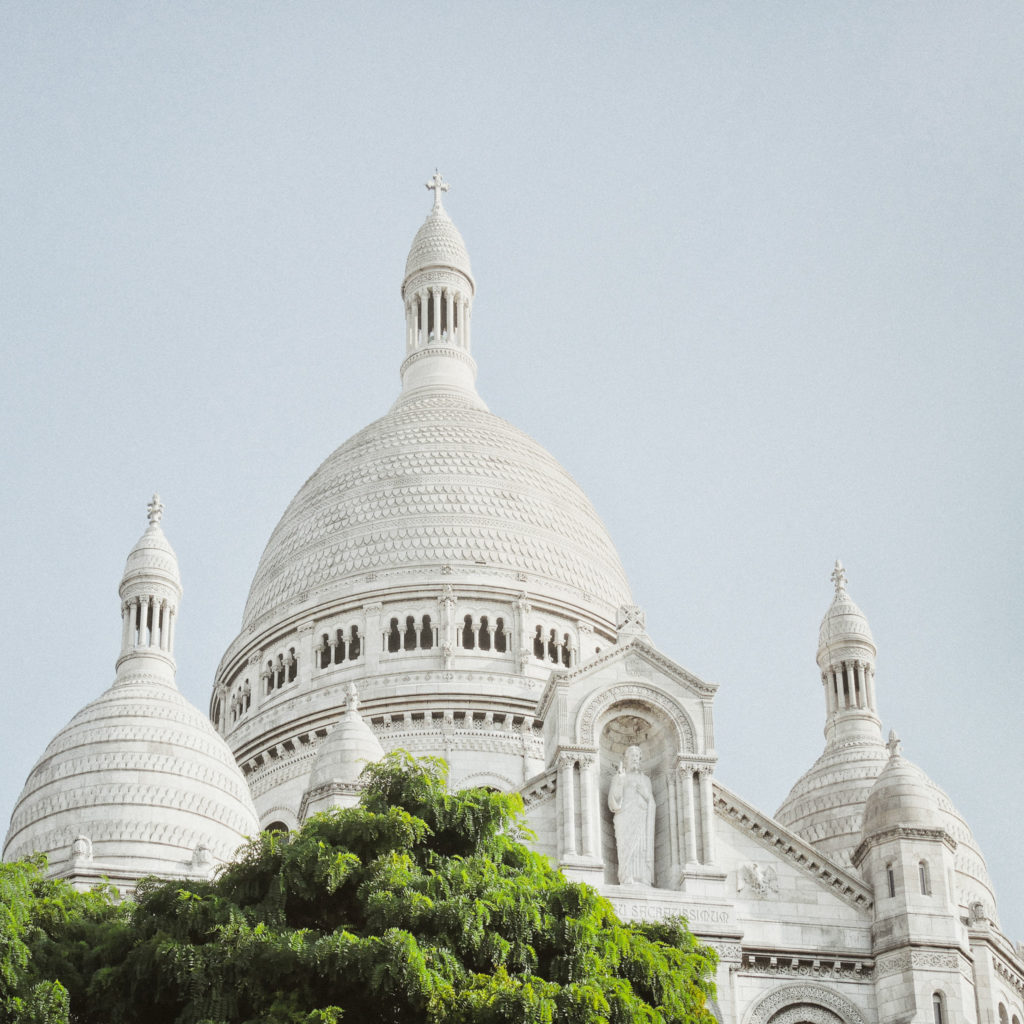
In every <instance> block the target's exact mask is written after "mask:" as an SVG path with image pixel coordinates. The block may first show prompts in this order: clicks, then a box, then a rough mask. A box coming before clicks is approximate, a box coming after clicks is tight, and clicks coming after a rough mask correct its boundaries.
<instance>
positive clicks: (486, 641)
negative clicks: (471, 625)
mask: <svg viewBox="0 0 1024 1024" xmlns="http://www.w3.org/2000/svg"><path fill="white" fill-rule="evenodd" d="M488 626H489V623H488V621H487V616H486V615H481V616H480V650H481V651H489V650H490V649H491V633H490V630H489V629H488Z"/></svg>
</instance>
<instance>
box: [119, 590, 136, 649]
mask: <svg viewBox="0 0 1024 1024" xmlns="http://www.w3.org/2000/svg"><path fill="white" fill-rule="evenodd" d="M133 614H134V611H133V608H132V603H131V601H125V602H124V603H123V604H122V605H121V650H122V651H127V650H128V636H129V634H130V633H131V631H132V615H133Z"/></svg>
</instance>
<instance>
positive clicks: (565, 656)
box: [562, 633, 572, 668]
mask: <svg viewBox="0 0 1024 1024" xmlns="http://www.w3.org/2000/svg"><path fill="white" fill-rule="evenodd" d="M571 654H572V648H571V646H570V644H569V634H568V633H566V634H565V636H563V637H562V664H563V665H564V666H565V667H566V668H568V667H569V662H570V661H572V657H571Z"/></svg>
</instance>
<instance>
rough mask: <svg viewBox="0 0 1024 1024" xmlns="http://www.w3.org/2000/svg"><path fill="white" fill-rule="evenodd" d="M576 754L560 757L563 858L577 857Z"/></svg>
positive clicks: (559, 777)
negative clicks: (573, 774) (574, 785)
mask: <svg viewBox="0 0 1024 1024" xmlns="http://www.w3.org/2000/svg"><path fill="white" fill-rule="evenodd" d="M575 766H576V755H575V754H559V755H558V810H559V817H560V818H561V821H559V823H558V824H559V834H560V836H561V840H562V841H561V847H562V849H561V857H562V859H563V860H565V859H566V858H567V857H575V856H576V795H575V793H573V788H574V787H573V777H572V773H573V768H575Z"/></svg>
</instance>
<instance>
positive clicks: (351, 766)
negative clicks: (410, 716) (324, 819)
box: [299, 683, 384, 820]
mask: <svg viewBox="0 0 1024 1024" xmlns="http://www.w3.org/2000/svg"><path fill="white" fill-rule="evenodd" d="M383 756H384V748H383V747H382V746H381V744H380V740H379V739H377V736H376V734H375V733H374V731H373V730H372V729H371V728H370V727H369V726H368V725H367V724H366V720H365V719H364V718H363V716H362V715H361V714H360V713H359V702H358V700H357V698H356V687H355V683H350V684H349V688H348V704H347V705H346V707H345V713H344V714H343V715H342V716H341V718H340V720H339V721H338V724H337V725H335V727H334V729H333V730H332V731H331V732H330V734H329V735H328V737H327V739H326V740H324V742H323V743H322V744H321V746H320V749H319V751H318V753H317V756H316V761H314V763H313V770H312V771H311V772H310V775H309V788H308V789H307V790H306V794H305V796H304V797H303V799H302V807H301V810H300V812H299V817H300V819H302V820H305V819H306V818H308V817H309V816H310V815H311V814H315V813H316V812H317V811H324V810H327V809H328V808H329V807H341V806H349V805H351V804H354V803H355V802H356V800H357V798H358V793H359V776H360V774H361V773H362V770H363V768H365V767H366V765H367V764H372V763H373V762H374V761H379V760H380V759H381V758H382V757H383Z"/></svg>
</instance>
